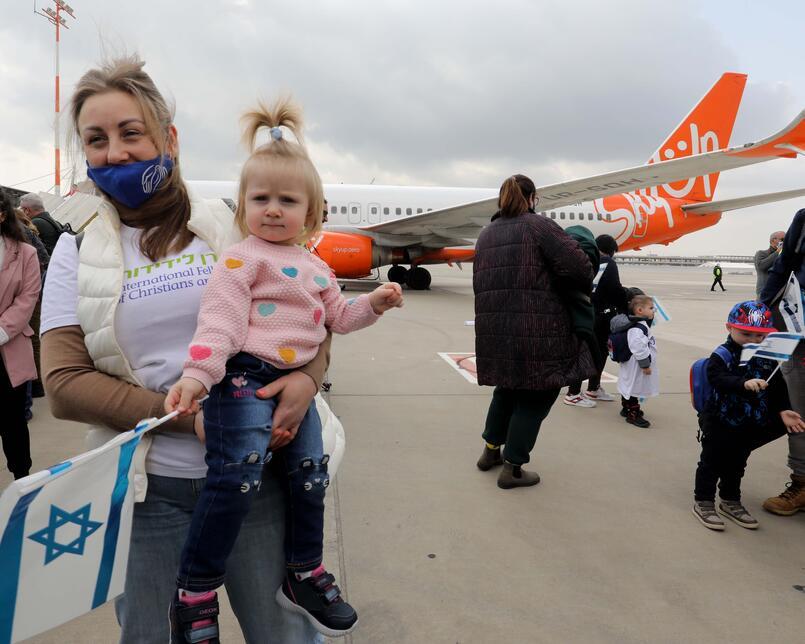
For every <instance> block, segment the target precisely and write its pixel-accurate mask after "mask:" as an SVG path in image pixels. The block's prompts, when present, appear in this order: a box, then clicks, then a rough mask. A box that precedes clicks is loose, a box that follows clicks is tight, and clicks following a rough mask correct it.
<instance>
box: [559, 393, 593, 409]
mask: <svg viewBox="0 0 805 644" xmlns="http://www.w3.org/2000/svg"><path fill="white" fill-rule="evenodd" d="M562 402H563V403H565V404H566V405H570V406H571V407H595V401H594V400H589V399H587V398H585V397H584V396H582V395H581V394H565V397H564V398H562Z"/></svg>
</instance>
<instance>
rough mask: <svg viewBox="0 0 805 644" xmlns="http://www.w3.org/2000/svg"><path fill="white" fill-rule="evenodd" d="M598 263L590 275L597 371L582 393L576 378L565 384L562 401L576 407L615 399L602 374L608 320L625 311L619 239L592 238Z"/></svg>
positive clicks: (600, 236) (604, 236)
mask: <svg viewBox="0 0 805 644" xmlns="http://www.w3.org/2000/svg"><path fill="white" fill-rule="evenodd" d="M595 243H596V245H597V246H598V251H599V253H600V255H601V263H600V265H599V268H598V274H597V275H596V276H595V278H594V279H593V295H592V300H593V307H594V308H595V327H594V334H595V343H596V345H597V347H596V348H597V349H598V351H597V352H593V358H594V359H595V368H596V370H597V373H596V375H594V376H592V377H591V378H590V380H589V381H588V383H587V391H586V392H585V393H584V395H583V396H582V394H581V382H582V381H581V380H577V381H576V382H574V383H571V385H570V386H569V387H568V390H567V394H566V395H565V397H564V398H563V400H562V402H564V403H565V404H566V405H572V406H575V407H595V401H599V400H600V401H606V402H611V401H613V400H615V399H614V398H613V397H612V396H611V395H609V393H607V391H606V390H605V389H604V388H603V387H602V386H601V374H602V373H603V371H604V366H605V365H606V362H607V340H608V338H609V323H610V321H611V320H612V318H614V317H615V316H616V315H618V314H619V313H627V312H628V305H627V301H626V290H625V289H624V288H623V285H622V284H621V279H620V274H619V272H618V265H617V264H616V263H615V259H614V258H613V255H615V253H617V252H618V242H616V241H615V238H614V237H612V235H599V236H598V237H596V238H595Z"/></svg>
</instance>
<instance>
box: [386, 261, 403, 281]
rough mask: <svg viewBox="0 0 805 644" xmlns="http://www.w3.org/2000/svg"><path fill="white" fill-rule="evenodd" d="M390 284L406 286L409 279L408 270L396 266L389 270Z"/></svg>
mask: <svg viewBox="0 0 805 644" xmlns="http://www.w3.org/2000/svg"><path fill="white" fill-rule="evenodd" d="M388 276H389V282H397V284H405V282H406V281H407V278H408V269H407V268H405V266H400V265H399V264H394V266H392V267H391V268H390V269H389V274H388Z"/></svg>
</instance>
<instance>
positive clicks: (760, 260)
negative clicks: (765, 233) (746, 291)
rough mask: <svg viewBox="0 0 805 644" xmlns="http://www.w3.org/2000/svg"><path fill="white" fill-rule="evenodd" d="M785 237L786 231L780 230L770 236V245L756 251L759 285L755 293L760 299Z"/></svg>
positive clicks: (756, 270) (756, 269)
mask: <svg viewBox="0 0 805 644" xmlns="http://www.w3.org/2000/svg"><path fill="white" fill-rule="evenodd" d="M783 237H785V231H782V230H778V231H777V232H776V233H772V234H771V237H769V247H768V248H764V249H763V250H759V251H758V252H756V253H755V272H756V273H757V286H755V293H756V294H757V297H758V299H760V293H761V291H762V290H763V287H764V286H765V285H766V280H767V279H768V278H769V269H770V268H771V267H772V266H773V265H774V261H775V260H776V259H777V258H778V257H779V255H780V251H781V250H782V247H783Z"/></svg>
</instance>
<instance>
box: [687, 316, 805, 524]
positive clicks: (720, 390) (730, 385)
mask: <svg viewBox="0 0 805 644" xmlns="http://www.w3.org/2000/svg"><path fill="white" fill-rule="evenodd" d="M774 331H775V329H774V328H773V327H772V323H771V310H770V309H769V308H768V307H767V306H766V305H765V304H762V303H760V302H754V301H748V302H741V303H739V304H736V305H735V306H734V307H732V310H731V311H730V314H729V317H728V318H727V332H728V333H729V337H728V338H727V341H726V342H725V343H724V344H723V345H721V346H720V347H718V348H717V349H716V350H715V351H714V352H713V353H712V355H711V356H710V358H709V360H708V363H707V381H708V383H709V385H710V387H711V389H712V391H711V394H710V396H709V398H708V400H707V402H706V404H705V407H704V409H703V411H702V412H701V413H700V414H699V428H700V430H701V443H702V453H701V456H700V457H699V465H698V467H697V468H696V488H695V492H694V504H693V514H694V516H695V517H696V518H697V519H698V520H699V521H701V523H702V524H703V525H704V526H705V527H707V528H710V529H711V530H723V529H724V521H723V520H722V519H721V517H719V516H718V515H719V514H721V515H723V516H725V517H727V518H728V519H730V520H731V521H734V522H735V523H737V524H738V525H739V526H741V527H743V528H748V529H755V528H757V527H758V522H757V520H756V519H755V518H754V517H753V516H752V515H751V514H749V512H747V510H746V508H745V507H744V506H743V505H742V504H741V479H742V478H743V475H744V471H745V469H746V463H747V461H748V459H749V454H750V453H751V452H752V451H753V450H755V449H757V448H758V447H761V446H762V445H765V444H766V443H770V442H771V441H773V440H775V439H777V438H780V437H781V436H783V435H785V433H786V431H788V432H802V431H805V421H803V419H802V417H801V416H800V415H799V414H798V413H796V412H795V411H792V410H791V404H790V402H789V399H788V392H787V390H786V387H785V382H784V381H783V379H782V378H781V377H780V376H777V377H776V378H772V377H771V376H772V375H773V374H774V372H775V370H776V369H777V366H778V363H777V361H775V360H770V359H767V358H761V357H757V356H753V357H751V358H749V359H748V360H746V361H745V363H743V364H742V360H741V353H742V350H743V349H744V346H745V345H748V344H750V343H758V342H761V341H762V340H763V339H764V338H766V337H767V334H769V333H773V332H774ZM743 352H744V353H748V352H749V350H748V349H747V350H744V351H743ZM761 353H763V352H761ZM744 357H745V358H747V357H748V356H746V355H745V356H744ZM716 484H718V488H719V495H720V497H721V501H720V502H719V504H718V507H716V504H715V494H716Z"/></svg>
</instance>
